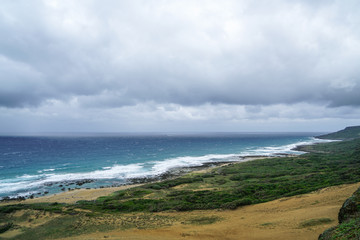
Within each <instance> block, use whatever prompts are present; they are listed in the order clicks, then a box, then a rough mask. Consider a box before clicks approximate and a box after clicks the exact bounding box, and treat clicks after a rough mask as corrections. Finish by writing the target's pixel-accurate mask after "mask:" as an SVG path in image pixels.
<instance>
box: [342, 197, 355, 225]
mask: <svg viewBox="0 0 360 240" xmlns="http://www.w3.org/2000/svg"><path fill="white" fill-rule="evenodd" d="M357 211H358V209H357V205H356V201H355V199H354V196H352V197H350V198H348V199H346V201H345V202H344V204H343V205H342V207H341V208H340V211H339V215H338V220H339V223H343V222H345V221H346V220H348V219H349V218H351V217H353V216H355V215H356V213H357Z"/></svg>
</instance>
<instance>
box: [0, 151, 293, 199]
mask: <svg viewBox="0 0 360 240" xmlns="http://www.w3.org/2000/svg"><path fill="white" fill-rule="evenodd" d="M289 156H294V155H292V154H286V153H277V154H274V155H271V156H269V155H249V156H238V157H237V158H238V159H237V160H234V161H217V162H206V163H203V164H202V165H197V166H187V167H175V168H172V169H170V170H168V171H166V172H164V173H162V174H159V175H156V176H146V177H140V178H129V179H127V182H126V183H125V184H124V183H121V184H120V183H119V184H116V183H115V184H112V185H106V186H100V187H99V188H116V187H123V186H130V187H131V186H132V185H138V184H145V183H151V182H158V181H164V180H170V179H174V178H177V177H181V176H183V175H185V174H187V173H190V172H196V171H206V170H208V169H211V168H214V167H220V166H224V165H228V164H234V163H240V162H246V161H251V160H256V159H262V158H273V157H289ZM93 182H96V179H81V180H71V181H62V182H50V183H46V184H45V186H48V187H51V186H55V185H57V186H58V187H59V188H60V190H61V192H63V193H64V192H69V191H74V190H80V189H88V190H89V189H97V188H89V187H86V188H84V187H82V188H81V186H83V185H85V184H89V183H93ZM61 192H60V193H58V194H61ZM48 194H49V192H48V191H44V192H38V193H34V194H29V195H26V196H18V197H9V196H5V197H3V198H2V199H1V200H0V203H8V202H21V201H24V200H26V199H34V198H41V197H44V196H46V195H48Z"/></svg>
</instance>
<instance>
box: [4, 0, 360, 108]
mask: <svg viewBox="0 0 360 240" xmlns="http://www.w3.org/2000/svg"><path fill="white" fill-rule="evenodd" d="M359 16H360V6H359V3H358V2H357V1H315V3H313V2H312V1H305V2H304V1H291V2H289V1H260V2H256V3H254V1H221V2H220V1H171V2H158V1H105V2H103V1H32V2H31V4H30V3H29V2H28V1H16V2H14V1H3V2H2V5H1V7H0V32H1V36H2V37H1V38H0V62H1V66H0V75H1V77H0V83H1V89H0V106H4V107H7V108H13V107H24V106H29V105H33V106H37V105H39V104H41V103H44V102H46V101H48V100H52V99H57V100H64V101H66V100H68V99H71V98H73V97H76V98H77V99H78V101H79V104H80V105H82V106H93V107H105V108H106V107H109V108H111V107H116V106H125V105H135V104H137V103H141V102H156V103H164V104H167V103H175V104H180V105H187V106H196V105H202V104H206V103H209V104H234V105H271V104H296V103H301V102H307V103H316V104H326V105H329V106H333V107H338V106H359V105H360V100H359V99H360V97H359V94H358V92H359V88H360V68H359V66H358V63H359V62H360V32H359V31H360V30H359V27H358V26H359V24H360V17H359Z"/></svg>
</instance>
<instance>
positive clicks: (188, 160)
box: [150, 154, 239, 175]
mask: <svg viewBox="0 0 360 240" xmlns="http://www.w3.org/2000/svg"><path fill="white" fill-rule="evenodd" d="M237 156H239V155H238V154H209V155H204V156H198V157H194V156H185V157H176V158H169V159H166V160H164V161H156V162H153V164H154V166H153V167H152V168H151V172H150V174H151V175H158V174H161V173H164V172H166V171H168V170H170V169H172V168H177V167H192V166H200V165H202V164H204V163H208V162H216V161H234V160H235V158H236V157H237Z"/></svg>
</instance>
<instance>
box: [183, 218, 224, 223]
mask: <svg viewBox="0 0 360 240" xmlns="http://www.w3.org/2000/svg"><path fill="white" fill-rule="evenodd" d="M220 220H221V218H220V217H218V216H205V217H193V218H190V219H189V220H187V221H185V222H184V224H191V225H206V224H213V223H216V222H217V221H220Z"/></svg>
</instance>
